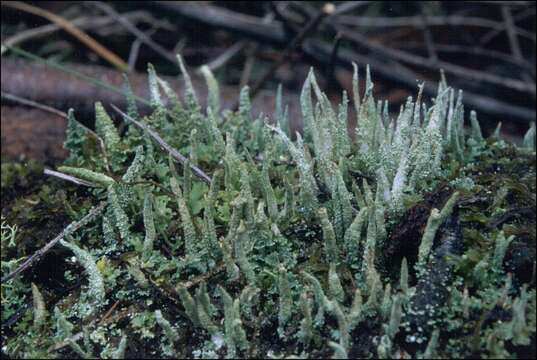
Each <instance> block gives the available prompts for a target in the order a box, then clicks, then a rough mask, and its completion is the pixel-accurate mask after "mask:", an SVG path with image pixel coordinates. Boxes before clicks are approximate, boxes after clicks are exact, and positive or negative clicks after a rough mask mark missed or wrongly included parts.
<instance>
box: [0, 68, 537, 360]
mask: <svg viewBox="0 0 537 360" xmlns="http://www.w3.org/2000/svg"><path fill="white" fill-rule="evenodd" d="M179 64H180V68H181V70H182V71H183V74H184V78H185V82H186V86H187V92H186V99H185V101H184V102H181V101H180V100H179V99H178V98H177V96H176V95H175V93H174V92H173V91H172V90H171V87H170V86H169V85H168V84H167V83H166V82H165V81H164V80H162V79H160V78H159V77H158V75H157V74H156V72H155V70H154V69H153V67H152V66H149V68H148V72H149V86H150V90H151V91H150V93H151V99H150V100H151V105H152V107H153V112H152V114H150V115H149V116H145V117H141V116H139V115H138V113H137V111H136V100H135V99H134V98H133V97H132V93H130V92H128V91H127V92H126V96H127V97H128V99H129V104H130V105H129V109H128V110H127V111H126V113H128V115H124V116H123V119H122V120H124V121H125V124H126V125H127V128H126V131H124V132H122V133H120V132H119V131H118V128H117V126H116V125H115V124H114V122H113V121H112V118H111V117H110V116H109V114H108V113H107V112H106V110H105V108H104V107H103V105H102V104H100V103H97V104H96V105H95V109H96V134H97V135H98V138H96V137H95V135H94V134H90V133H88V132H87V130H86V129H85V128H84V127H82V126H79V125H78V123H77V121H76V119H75V117H74V112H73V111H70V112H69V125H68V130H67V138H66V142H65V147H66V148H67V149H68V150H69V151H70V155H69V157H68V159H67V160H66V163H65V165H64V166H60V167H59V168H58V170H59V171H61V172H64V173H66V174H70V175H72V176H75V177H78V178H80V179H82V180H85V181H86V182H89V183H90V184H88V185H91V186H88V187H83V186H78V187H76V186H74V185H72V184H69V185H68V186H67V187H65V186H64V183H61V182H60V180H57V179H54V180H52V181H50V182H49V183H50V184H51V185H48V184H42V183H41V184H40V185H39V187H37V188H32V189H24V185H17V184H18V182H17V180H16V179H17V177H20V176H21V175H20V174H23V175H22V176H23V177H25V178H27V179H29V178H35V177H37V176H38V175H39V174H40V169H36V170H32V169H30V168H24V167H20V166H19V165H17V164H7V163H6V164H3V165H2V192H4V189H11V188H17V187H19V188H18V191H19V192H18V195H20V197H18V198H17V196H15V194H14V193H13V194H11V193H10V192H9V191H10V190H6V191H7V192H8V193H7V195H5V198H4V195H3V198H2V202H3V213H2V214H3V217H2V243H1V244H2V277H5V276H6V275H8V274H9V273H11V272H12V271H13V270H15V269H16V268H17V266H19V265H20V263H21V262H22V261H23V260H24V259H25V258H26V257H27V256H28V255H31V254H32V253H34V252H35V251H36V250H37V249H38V248H40V247H42V246H43V245H44V244H45V243H46V242H48V241H49V240H50V239H52V238H53V237H54V236H56V234H58V233H59V232H60V231H61V230H63V228H64V227H65V226H66V225H68V224H69V223H70V222H74V221H77V220H79V219H81V218H82V217H83V216H84V215H86V214H87V213H88V212H89V210H90V208H91V207H92V206H96V204H98V203H103V202H104V203H105V204H106V206H105V207H104V210H103V211H102V212H100V213H99V216H97V217H96V218H94V219H93V220H92V221H90V222H89V223H87V224H86V225H85V226H83V227H82V228H80V229H79V230H77V231H75V232H73V233H72V234H70V235H68V236H66V238H65V239H63V240H62V241H60V242H59V243H58V245H56V246H55V248H54V249H53V250H51V251H50V253H49V254H47V256H45V257H44V258H43V259H41V260H40V261H39V262H38V263H36V264H35V265H34V266H33V267H32V268H30V269H29V270H27V271H26V272H24V273H22V274H20V275H18V276H15V277H14V278H12V279H10V280H7V281H3V282H2V324H3V325H2V326H3V330H2V331H3V345H2V346H3V348H2V351H3V353H5V354H7V355H9V356H11V357H27V358H31V357H47V358H49V357H82V358H87V357H104V358H120V357H127V358H129V357H157V358H159V357H188V358H225V357H227V358H233V357H272V358H284V357H314V358H319V357H331V356H333V357H335V358H346V357H383V358H391V357H394V356H400V355H401V354H402V355H405V356H412V357H418V358H419V357H421V358H430V357H440V358H447V357H455V358H462V357H474V356H481V357H525V356H531V354H534V353H535V312H536V304H535V301H536V291H535V238H536V235H535V204H536V198H535V125H534V124H533V125H532V127H531V128H530V130H529V131H528V134H527V135H526V137H525V138H524V144H523V146H522V147H516V146H513V145H510V144H508V143H506V142H505V141H503V140H501V138H500V136H495V137H492V138H489V139H484V138H483V135H482V133H481V130H480V128H479V123H478V121H477V118H476V115H475V113H474V112H472V113H471V115H470V119H469V121H468V123H469V125H470V128H469V129H465V116H464V108H463V103H462V93H461V92H458V93H457V96H455V94H456V93H455V91H454V90H453V89H451V88H449V87H448V86H447V84H446V82H445V80H442V81H441V82H440V84H439V88H438V96H437V97H436V99H434V100H433V101H432V102H431V103H428V102H426V101H423V99H422V97H421V89H422V87H420V88H419V94H418V97H417V99H416V100H413V99H412V98H409V99H408V100H407V102H406V104H405V105H404V106H402V107H401V110H400V112H399V115H398V117H397V119H392V118H390V116H389V113H388V104H387V103H386V102H382V101H378V102H377V101H376V100H375V99H374V98H373V83H372V81H371V76H370V73H369V70H367V72H366V88H365V92H364V93H363V94H360V92H359V91H358V70H357V68H356V67H355V74H354V79H353V81H354V94H353V97H352V98H353V103H354V107H355V109H356V114H357V127H356V129H352V131H353V134H352V135H353V136H352V137H351V136H349V135H348V118H347V116H348V115H347V102H348V101H347V95H346V94H344V95H343V102H342V104H341V105H340V106H339V107H338V108H337V109H334V108H333V107H332V105H331V104H330V101H329V100H328V98H327V97H326V95H325V94H323V92H322V91H321V90H320V89H319V86H318V85H317V82H316V79H315V76H314V73H313V71H311V72H310V74H309V75H308V78H307V79H306V82H305V84H304V87H303V90H302V94H301V105H302V112H303V119H304V133H303V135H301V134H298V133H297V134H291V133H290V132H289V127H288V119H287V118H286V111H284V110H283V105H282V104H283V103H284V100H283V98H284V97H283V95H282V92H281V89H279V90H278V99H277V104H278V108H277V109H276V111H275V116H274V118H273V119H272V120H271V119H269V118H267V117H264V116H262V117H259V118H257V119H254V118H253V116H252V114H251V110H250V100H249V96H248V88H244V89H243V91H242V92H241V95H240V106H239V110H238V111H237V112H230V111H221V110H220V108H219V107H220V101H219V94H218V84H217V82H216V81H215V79H214V76H213V75H212V74H211V73H210V70H209V69H207V68H204V70H203V74H204V76H205V78H206V80H207V83H208V88H209V97H208V98H209V102H208V103H209V104H208V108H207V110H206V112H205V111H202V109H201V106H200V105H199V102H198V99H197V96H196V93H195V92H194V90H193V88H192V85H191V83H190V79H189V77H188V74H187V73H186V71H185V67H184V65H183V63H182V61H181V59H180V58H179ZM127 88H128V86H127ZM361 95H362V96H361ZM314 99H315V101H314ZM41 181H43V180H41ZM21 186H22V187H23V188H22V189H21V188H20V187H21ZM62 188H63V189H62ZM43 214H45V215H43ZM53 219H56V226H55V227H50V228H49V229H48V230H49V232H50V231H55V232H52V233H49V232H45V231H44V230H43V229H41V230H40V231H41V232H40V233H39V234H40V237H38V238H35V240H34V241H33V242H31V243H28V240H27V237H28V236H29V234H31V233H32V231H34V230H35V228H37V227H42V226H43V224H48V222H50V221H52V220H53ZM73 255H74V256H73ZM51 268H54V271H51V270H50V269H51ZM47 272H50V273H47ZM32 309H33V311H31V310H32ZM528 354H529V355H528Z"/></svg>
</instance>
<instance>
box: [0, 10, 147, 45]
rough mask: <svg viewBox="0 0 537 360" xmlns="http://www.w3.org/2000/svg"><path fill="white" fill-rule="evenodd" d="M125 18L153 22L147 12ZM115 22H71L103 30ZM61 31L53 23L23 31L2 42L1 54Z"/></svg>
mask: <svg viewBox="0 0 537 360" xmlns="http://www.w3.org/2000/svg"><path fill="white" fill-rule="evenodd" d="M123 16H124V17H126V18H128V19H129V20H130V21H135V20H140V19H146V20H147V21H150V20H151V18H150V17H148V14H147V13H146V12H145V11H132V12H129V13H126V14H124V15H123ZM114 22H115V20H114V19H112V18H110V17H109V16H99V17H87V16H81V17H79V18H76V19H73V20H71V23H72V24H73V25H74V26H77V27H79V28H80V29H86V28H102V27H103V26H107V25H110V24H113V23H114ZM61 29H62V27H61V26H59V25H57V24H54V23H53V24H47V25H43V26H39V27H36V28H33V29H28V30H24V31H21V32H19V33H17V34H14V35H13V36H11V37H9V38H7V39H5V40H3V41H2V45H4V47H2V52H1V53H2V54H4V52H5V51H6V50H7V47H8V46H14V45H17V44H21V43H23V42H25V41H27V40H32V39H36V38H40V37H42V36H46V35H50V34H52V33H54V32H56V31H58V30H61Z"/></svg>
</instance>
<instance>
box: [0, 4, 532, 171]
mask: <svg viewBox="0 0 537 360" xmlns="http://www.w3.org/2000/svg"><path fill="white" fill-rule="evenodd" d="M1 4H2V7H1V9H2V12H1V17H2V26H1V38H2V116H1V126H2V129H1V130H2V158H3V159H6V158H9V159H19V160H20V159H25V158H35V159H39V160H42V161H48V162H50V161H56V160H59V159H61V158H62V157H63V156H65V153H64V152H63V149H62V148H61V144H62V142H63V134H64V130H65V123H66V121H65V119H64V116H63V115H62V114H63V113H64V112H66V111H67V110H68V109H69V108H70V107H73V108H75V109H76V115H77V118H78V119H79V120H81V121H82V122H84V123H85V124H86V125H88V126H89V127H91V126H92V118H93V103H94V102H95V101H98V100H100V101H104V102H105V103H108V104H110V103H115V104H117V105H119V106H124V105H125V102H124V100H123V98H122V96H121V95H120V94H118V93H115V92H113V91H110V90H109V89H107V88H106V87H105V86H104V85H103V84H102V83H101V84H96V83H95V81H94V80H93V81H92V80H88V79H87V78H81V77H80V74H84V75H85V76H87V77H90V78H92V79H99V80H100V81H101V82H104V83H108V84H112V85H114V86H116V87H119V88H121V86H122V85H123V77H122V73H124V72H126V73H127V74H128V77H129V80H130V82H131V86H132V88H133V90H134V92H135V93H136V94H137V95H139V96H142V97H145V98H148V96H147V82H146V70H147V63H152V64H153V65H154V66H155V68H156V70H157V72H158V73H159V74H162V75H166V76H167V78H166V79H167V80H169V81H170V82H171V83H172V85H173V86H174V88H175V89H177V90H178V91H182V88H183V83H182V81H180V77H178V75H179V73H180V71H179V68H178V66H177V61H176V58H175V54H176V53H180V54H181V55H182V56H183V59H184V60H185V63H186V65H187V68H188V70H189V72H190V73H191V74H192V76H193V81H194V86H195V87H196V89H197V91H198V93H199V96H200V98H201V99H202V102H204V101H205V97H206V86H205V83H204V81H203V80H202V78H201V76H200V67H201V66H202V65H207V66H209V67H210V68H211V69H212V71H213V72H214V73H215V76H216V78H217V79H218V80H219V81H220V83H221V93H222V96H223V97H224V99H223V103H224V107H227V108H231V109H232V108H234V107H235V106H236V100H237V95H238V92H239V89H240V88H241V87H242V86H244V85H248V86H249V87H250V93H251V96H252V97H253V105H254V112H257V113H264V114H271V113H272V112H273V111H274V95H275V93H276V89H277V87H278V85H279V84H281V85H282V87H283V94H284V100H285V102H286V104H287V105H288V106H289V114H290V118H291V120H292V121H293V124H294V125H293V127H294V128H295V129H299V128H300V125H301V115H300V109H299V106H298V95H299V94H300V89H301V87H302V84H303V82H304V80H305V79H306V76H307V73H308V71H309V69H310V67H314V69H315V72H316V75H317V77H318V80H319V83H320V86H321V88H323V89H324V90H325V91H326V92H327V94H328V95H329V98H330V99H331V100H332V101H334V102H338V101H339V100H340V99H341V94H342V91H343V90H345V91H347V93H348V94H349V95H350V94H352V89H351V79H352V62H355V63H356V64H357V65H358V68H359V70H360V83H361V85H360V89H361V91H363V89H364V80H365V68H366V66H367V65H370V67H371V73H372V76H373V81H374V83H375V89H374V93H375V96H376V98H377V99H387V100H389V103H390V111H391V112H393V113H394V114H397V112H398V111H399V106H400V104H402V103H403V102H404V101H405V100H406V98H407V97H408V96H416V94H417V89H418V84H419V83H421V82H425V94H426V97H427V98H428V97H430V96H434V95H435V94H436V88H437V86H438V85H437V84H438V81H439V79H440V69H443V71H444V74H445V77H446V78H447V81H448V84H449V85H450V86H452V87H455V88H457V89H462V90H463V91H464V103H465V108H466V109H467V110H471V109H474V110H476V111H477V113H478V118H479V120H480V122H481V124H482V127H483V129H484V132H485V134H487V135H488V134H490V133H491V132H492V131H494V129H495V128H496V126H497V124H498V122H501V123H502V130H501V131H502V135H503V136H504V137H506V138H508V139H510V140H513V141H518V140H519V139H520V137H521V136H523V134H524V133H525V132H526V130H527V129H528V127H529V125H530V123H531V122H532V121H535V95H536V89H535V50H536V48H535V44H536V35H535V11H536V5H535V2H533V1H495V2H493V1H457V2H451V1H445V2H444V1H430V2H411V1H404V2H403V1H394V2H377V1H347V2H344V1H343V2H340V1H336V2H331V3H326V2H302V1H300V2H299V1H226V2H218V1H202V2H175V1H152V2H149V1H139V2H137V1H129V2H99V1H88V2H84V1H82V2H79V1H39V2H37V1H36V2H17V1H2V3H1ZM73 72H76V73H77V74H79V75H78V77H77V76H74V75H73ZM39 106H41V108H39ZM43 106H45V107H48V108H43ZM55 111H57V112H55Z"/></svg>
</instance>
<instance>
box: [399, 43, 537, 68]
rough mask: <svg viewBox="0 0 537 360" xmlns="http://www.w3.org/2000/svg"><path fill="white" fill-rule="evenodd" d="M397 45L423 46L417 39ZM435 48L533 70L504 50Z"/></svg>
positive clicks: (466, 47) (407, 46)
mask: <svg viewBox="0 0 537 360" xmlns="http://www.w3.org/2000/svg"><path fill="white" fill-rule="evenodd" d="M397 45H398V47H399V48H404V49H414V48H422V47H423V44H422V43H421V42H417V41H406V42H404V43H398V44H397ZM435 48H436V51H437V52H446V53H461V54H468V55H478V56H483V57H489V58H492V59H496V60H501V61H504V62H506V63H510V64H512V65H517V66H520V67H521V68H523V69H525V70H527V71H529V72H532V73H533V71H532V70H534V69H533V68H532V65H531V64H529V63H528V62H527V61H525V60H523V61H522V63H520V62H519V61H517V60H515V59H514V58H513V57H512V56H511V55H509V54H506V53H504V52H500V51H496V50H490V49H484V48H480V47H476V46H465V45H452V44H435Z"/></svg>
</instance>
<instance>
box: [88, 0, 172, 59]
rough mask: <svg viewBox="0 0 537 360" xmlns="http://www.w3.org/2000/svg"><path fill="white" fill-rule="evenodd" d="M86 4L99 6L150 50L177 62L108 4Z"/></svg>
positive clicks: (92, 2)
mask: <svg viewBox="0 0 537 360" xmlns="http://www.w3.org/2000/svg"><path fill="white" fill-rule="evenodd" d="M85 3H86V4H90V5H93V6H95V7H97V8H99V9H100V10H101V11H103V12H104V13H106V15H108V16H110V17H112V18H114V19H115V20H116V21H117V22H119V23H120V24H121V25H122V26H123V27H125V29H127V30H128V31H130V32H131V33H132V34H134V35H135V36H136V37H137V38H138V39H139V40H140V41H141V42H142V43H144V44H145V45H147V46H148V47H150V48H151V49H152V50H154V51H155V52H156V53H157V54H159V55H161V56H162V57H164V58H165V59H166V60H168V61H170V62H171V63H173V64H174V65H176V64H177V58H176V57H175V55H173V54H172V53H170V52H169V51H168V50H166V49H165V48H163V47H162V46H160V45H159V44H157V43H156V42H154V41H153V40H151V38H150V37H149V36H148V35H146V34H144V32H142V31H140V30H139V29H138V28H137V27H136V26H135V25H134V24H133V23H131V22H130V21H129V20H128V19H127V18H125V17H124V16H123V15H121V14H119V13H118V12H117V11H116V10H114V8H113V7H112V6H110V5H108V4H105V3H104V2H102V1H86V2H85Z"/></svg>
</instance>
